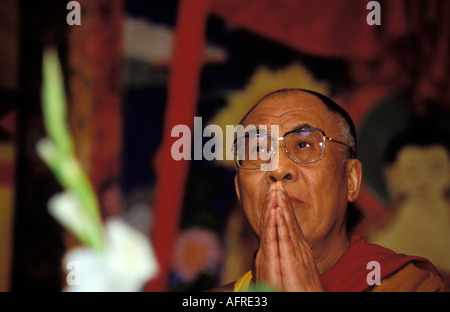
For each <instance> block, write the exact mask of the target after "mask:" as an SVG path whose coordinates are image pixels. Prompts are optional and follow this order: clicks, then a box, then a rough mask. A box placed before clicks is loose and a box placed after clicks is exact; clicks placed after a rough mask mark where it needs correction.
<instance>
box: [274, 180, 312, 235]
mask: <svg viewBox="0 0 450 312" xmlns="http://www.w3.org/2000/svg"><path fill="white" fill-rule="evenodd" d="M277 203H278V207H280V208H281V210H282V212H283V216H284V218H285V220H286V224H287V227H288V229H289V233H290V235H291V238H292V240H293V241H296V242H300V241H302V240H304V239H305V236H304V235H303V231H302V229H301V227H300V224H299V223H298V220H297V216H296V215H295V212H294V208H293V207H292V203H291V201H290V200H289V198H288V195H287V193H286V192H285V191H283V190H281V189H279V190H278V191H277Z"/></svg>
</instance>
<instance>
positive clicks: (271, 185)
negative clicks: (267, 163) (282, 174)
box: [267, 184, 275, 194]
mask: <svg viewBox="0 0 450 312" xmlns="http://www.w3.org/2000/svg"><path fill="white" fill-rule="evenodd" d="M274 189H275V185H274V184H270V186H269V190H268V191H267V194H269V193H270V192H272V191H273V190H274Z"/></svg>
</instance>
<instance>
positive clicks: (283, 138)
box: [232, 127, 355, 170]
mask: <svg viewBox="0 0 450 312" xmlns="http://www.w3.org/2000/svg"><path fill="white" fill-rule="evenodd" d="M304 130H314V131H320V132H321V133H322V140H323V141H322V143H323V150H322V153H321V155H320V158H318V159H315V160H311V161H307V162H299V161H296V160H295V159H294V158H293V157H292V155H291V153H290V152H289V149H288V148H287V146H286V141H285V137H286V136H288V135H289V134H291V133H293V132H300V131H304ZM246 136H248V134H246V135H245V136H241V137H239V138H236V139H235V140H234V141H233V147H232V152H233V157H234V162H235V163H236V166H238V167H239V168H241V169H245V170H257V169H260V168H264V167H265V166H267V165H268V164H269V163H270V162H267V163H266V164H264V165H263V166H262V167H258V168H245V167H242V166H241V165H239V163H238V160H237V159H236V153H235V150H236V149H235V146H236V142H237V140H239V139H241V138H243V137H246ZM266 136H267V137H269V138H270V139H272V140H274V141H284V147H280V148H279V149H282V150H283V151H284V152H285V153H287V154H288V155H289V158H290V159H292V161H293V162H295V163H296V164H310V163H314V162H316V161H319V160H322V159H323V158H324V157H325V150H326V142H333V143H338V144H341V145H344V146H347V147H348V148H349V149H350V152H351V154H350V158H355V150H354V148H353V147H351V146H350V145H348V144H346V143H344V142H341V141H339V140H336V139H333V138H332V137H329V136H327V135H326V134H325V131H323V130H322V129H319V128H312V127H302V128H297V129H294V130H291V131H288V132H286V133H285V134H284V135H283V136H281V137H278V138H273V137H272V136H271V135H270V134H266ZM272 149H273V148H272ZM272 153H276V151H271V155H272Z"/></svg>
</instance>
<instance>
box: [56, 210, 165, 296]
mask: <svg viewBox="0 0 450 312" xmlns="http://www.w3.org/2000/svg"><path fill="white" fill-rule="evenodd" d="M105 240H106V241H105V250H103V251H102V252H96V251H94V250H92V249H89V248H86V247H78V248H75V249H73V250H71V251H69V252H67V253H66V255H65V257H64V260H63V264H64V268H65V269H66V270H67V272H68V274H67V285H68V286H67V287H66V289H65V291H70V292H72V291H78V292H96V291H106V292H135V291H141V290H142V287H143V286H144V284H145V282H147V281H148V280H150V279H151V278H152V277H154V276H155V275H156V273H157V271H158V265H157V263H156V260H155V256H154V252H153V249H152V246H151V244H150V242H149V240H148V239H147V237H145V236H144V235H142V234H141V233H139V232H138V231H136V230H135V229H133V228H132V227H131V226H129V225H128V224H126V223H125V222H124V221H122V220H121V219H119V218H113V219H110V220H108V221H107V222H106V225H105Z"/></svg>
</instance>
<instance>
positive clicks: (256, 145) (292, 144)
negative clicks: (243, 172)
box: [233, 127, 355, 170]
mask: <svg viewBox="0 0 450 312" xmlns="http://www.w3.org/2000/svg"><path fill="white" fill-rule="evenodd" d="M279 141H284V147H282V148H281V149H282V150H283V151H284V152H286V153H288V155H289V157H290V158H291V159H292V160H293V161H294V162H296V163H298V164H309V163H313V162H316V161H318V160H321V159H322V158H323V157H324V156H325V143H326V142H334V143H338V144H342V145H345V146H347V147H348V148H349V149H350V158H355V152H354V149H353V148H352V147H351V146H350V145H348V144H346V143H343V142H341V141H338V140H335V139H333V138H330V137H328V136H327V135H326V134H325V132H324V131H322V130H321V129H318V128H310V127H306V128H301V129H295V130H292V131H289V132H287V133H286V134H285V135H284V136H282V137H279V138H272V137H271V136H270V135H269V134H265V133H264V134H261V133H252V134H248V133H247V134H246V135H245V136H242V137H239V138H237V139H236V140H235V141H234V143H233V154H234V160H235V162H236V165H237V166H238V167H239V168H242V169H249V170H253V169H260V168H263V167H264V166H266V165H267V164H269V163H270V161H271V159H272V156H273V155H274V154H275V153H276V152H277V150H278V144H279V143H278V142H279Z"/></svg>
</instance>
